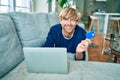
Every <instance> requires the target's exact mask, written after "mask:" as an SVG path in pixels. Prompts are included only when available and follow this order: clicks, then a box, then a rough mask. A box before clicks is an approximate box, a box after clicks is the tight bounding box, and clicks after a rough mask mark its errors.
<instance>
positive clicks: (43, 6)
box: [33, 0, 48, 12]
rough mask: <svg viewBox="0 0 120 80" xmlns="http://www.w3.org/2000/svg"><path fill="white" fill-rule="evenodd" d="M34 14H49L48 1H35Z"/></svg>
mask: <svg viewBox="0 0 120 80" xmlns="http://www.w3.org/2000/svg"><path fill="white" fill-rule="evenodd" d="M33 7H34V8H33V12H48V3H47V0H33Z"/></svg>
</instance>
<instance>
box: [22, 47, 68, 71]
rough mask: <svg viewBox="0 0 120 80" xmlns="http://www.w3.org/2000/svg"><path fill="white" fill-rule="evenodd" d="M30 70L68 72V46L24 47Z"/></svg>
mask: <svg viewBox="0 0 120 80" xmlns="http://www.w3.org/2000/svg"><path fill="white" fill-rule="evenodd" d="M23 51H24V56H25V62H26V65H27V70H28V72H33V73H68V63H67V50H66V48H53V47H24V48H23Z"/></svg>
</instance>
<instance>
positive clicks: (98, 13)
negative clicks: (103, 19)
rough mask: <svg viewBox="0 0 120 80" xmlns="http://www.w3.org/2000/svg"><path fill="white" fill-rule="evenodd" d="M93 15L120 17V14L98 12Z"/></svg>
mask: <svg viewBox="0 0 120 80" xmlns="http://www.w3.org/2000/svg"><path fill="white" fill-rule="evenodd" d="M93 14H95V15H120V13H100V12H95V13H93Z"/></svg>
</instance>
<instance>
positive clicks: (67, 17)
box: [44, 8, 91, 60]
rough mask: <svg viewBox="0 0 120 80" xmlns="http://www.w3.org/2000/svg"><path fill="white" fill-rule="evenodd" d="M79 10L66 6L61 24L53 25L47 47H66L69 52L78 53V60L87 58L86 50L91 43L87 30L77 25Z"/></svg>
mask: <svg viewBox="0 0 120 80" xmlns="http://www.w3.org/2000/svg"><path fill="white" fill-rule="evenodd" d="M79 16H80V15H79V14H78V12H77V11H76V10H75V9H73V8H65V9H63V10H62V11H61V13H60V15H59V18H60V24H56V25H54V26H52V27H51V29H50V31H49V33H48V36H47V39H46V42H45V44H44V46H45V47H65V48H67V52H71V53H74V54H76V55H75V59H76V60H85V51H86V50H87V48H88V45H89V44H90V43H91V41H90V40H89V39H86V36H85V34H86V31H85V30H84V29H83V28H81V27H80V26H78V25H77V23H78V20H79Z"/></svg>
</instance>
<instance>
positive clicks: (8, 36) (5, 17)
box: [0, 12, 59, 77]
mask: <svg viewBox="0 0 120 80" xmlns="http://www.w3.org/2000/svg"><path fill="white" fill-rule="evenodd" d="M56 23H59V19H58V16H57V15H56V14H55V13H17V12H11V13H8V14H0V77H2V76H4V75H6V74H7V73H8V72H9V71H10V70H12V69H14V68H15V67H16V66H17V65H18V64H19V63H21V61H23V60H24V56H23V50H22V47H28V46H29V47H30V46H32V47H40V46H42V45H43V44H44V41H45V38H46V36H47V33H48V31H49V29H50V26H52V25H54V24H56Z"/></svg>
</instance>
